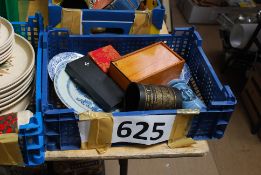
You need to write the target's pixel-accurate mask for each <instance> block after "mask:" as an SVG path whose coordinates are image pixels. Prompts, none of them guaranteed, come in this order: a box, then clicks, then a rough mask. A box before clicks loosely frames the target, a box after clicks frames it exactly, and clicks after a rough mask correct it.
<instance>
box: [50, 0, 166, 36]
mask: <svg viewBox="0 0 261 175" xmlns="http://www.w3.org/2000/svg"><path fill="white" fill-rule="evenodd" d="M157 3H158V6H157V7H155V8H154V9H153V10H152V24H153V25H154V26H155V27H156V28H157V29H159V30H160V29H161V28H162V24H163V20H164V17H165V8H164V7H163V5H162V4H161V2H160V0H157ZM82 11H83V17H82V18H83V19H82V26H83V32H84V33H83V34H91V29H92V28H97V27H102V28H117V29H122V31H123V33H124V34H129V32H130V29H131V26H132V24H133V21H134V18H135V10H104V9H102V10H92V9H83V10H82ZM48 17H49V18H48V19H49V23H48V24H49V26H50V28H54V27H55V26H56V25H57V24H59V23H60V22H61V19H62V7H61V6H59V5H55V4H53V0H49V4H48Z"/></svg>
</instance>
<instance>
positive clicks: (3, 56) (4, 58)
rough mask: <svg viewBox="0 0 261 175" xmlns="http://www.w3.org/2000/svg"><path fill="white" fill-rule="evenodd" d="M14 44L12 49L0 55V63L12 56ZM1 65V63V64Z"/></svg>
mask: <svg viewBox="0 0 261 175" xmlns="http://www.w3.org/2000/svg"><path fill="white" fill-rule="evenodd" d="M13 48H14V46H11V48H10V50H8V51H7V52H5V53H4V54H3V55H1V56H0V64H3V63H4V62H5V61H6V60H8V59H9V58H11V57H12V54H13ZM0 67H1V65H0Z"/></svg>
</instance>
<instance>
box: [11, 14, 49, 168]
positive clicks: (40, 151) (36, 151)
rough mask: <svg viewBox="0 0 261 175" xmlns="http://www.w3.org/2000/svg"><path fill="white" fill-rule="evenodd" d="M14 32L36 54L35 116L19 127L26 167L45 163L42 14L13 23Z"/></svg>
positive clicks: (20, 142)
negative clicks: (42, 102)
mask: <svg viewBox="0 0 261 175" xmlns="http://www.w3.org/2000/svg"><path fill="white" fill-rule="evenodd" d="M12 25H13V27H14V31H15V32H16V33H17V34H19V35H21V36H23V37H24V38H26V39H27V40H28V41H30V43H31V44H32V46H33V48H34V50H35V53H36V58H37V60H36V78H35V79H36V90H35V111H33V112H35V115H34V116H33V117H31V119H30V121H29V123H28V124H26V125H22V126H20V127H19V134H18V137H19V144H20V148H21V152H22V155H23V160H24V164H25V166H34V165H40V164H42V163H43V162H44V151H45V148H44V139H43V121H42V114H41V112H40V111H41V109H40V108H41V105H40V104H41V96H42V95H41V83H42V81H41V59H42V40H43V30H44V25H43V17H42V15H41V14H40V13H36V14H35V16H30V17H29V18H28V21H27V22H12Z"/></svg>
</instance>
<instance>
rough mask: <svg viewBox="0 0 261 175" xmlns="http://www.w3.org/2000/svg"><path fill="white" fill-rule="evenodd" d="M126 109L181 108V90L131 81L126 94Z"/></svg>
mask: <svg viewBox="0 0 261 175" xmlns="http://www.w3.org/2000/svg"><path fill="white" fill-rule="evenodd" d="M124 107H125V110H126V111H136V110H159V109H181V108H182V96H181V92H180V91H179V90H178V89H176V88H172V87H168V86H160V85H143V84H138V83H131V84H130V85H129V86H128V88H127V90H126V94H125V99H124Z"/></svg>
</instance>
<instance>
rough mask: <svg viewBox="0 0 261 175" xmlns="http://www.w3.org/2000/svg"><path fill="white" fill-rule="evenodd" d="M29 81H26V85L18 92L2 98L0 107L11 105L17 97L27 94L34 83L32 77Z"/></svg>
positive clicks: (0, 98)
mask: <svg viewBox="0 0 261 175" xmlns="http://www.w3.org/2000/svg"><path fill="white" fill-rule="evenodd" d="M28 80H29V81H25V82H26V83H25V84H23V86H22V87H20V88H19V89H18V90H17V91H14V92H13V93H11V94H9V95H8V96H5V97H4V98H3V97H0V106H1V104H2V103H5V102H7V101H8V102H9V103H11V102H12V101H14V100H15V99H16V98H17V97H19V95H21V94H22V93H23V92H25V91H26V90H27V89H28V88H29V86H30V85H31V83H32V81H33V77H31V78H30V79H28Z"/></svg>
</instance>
